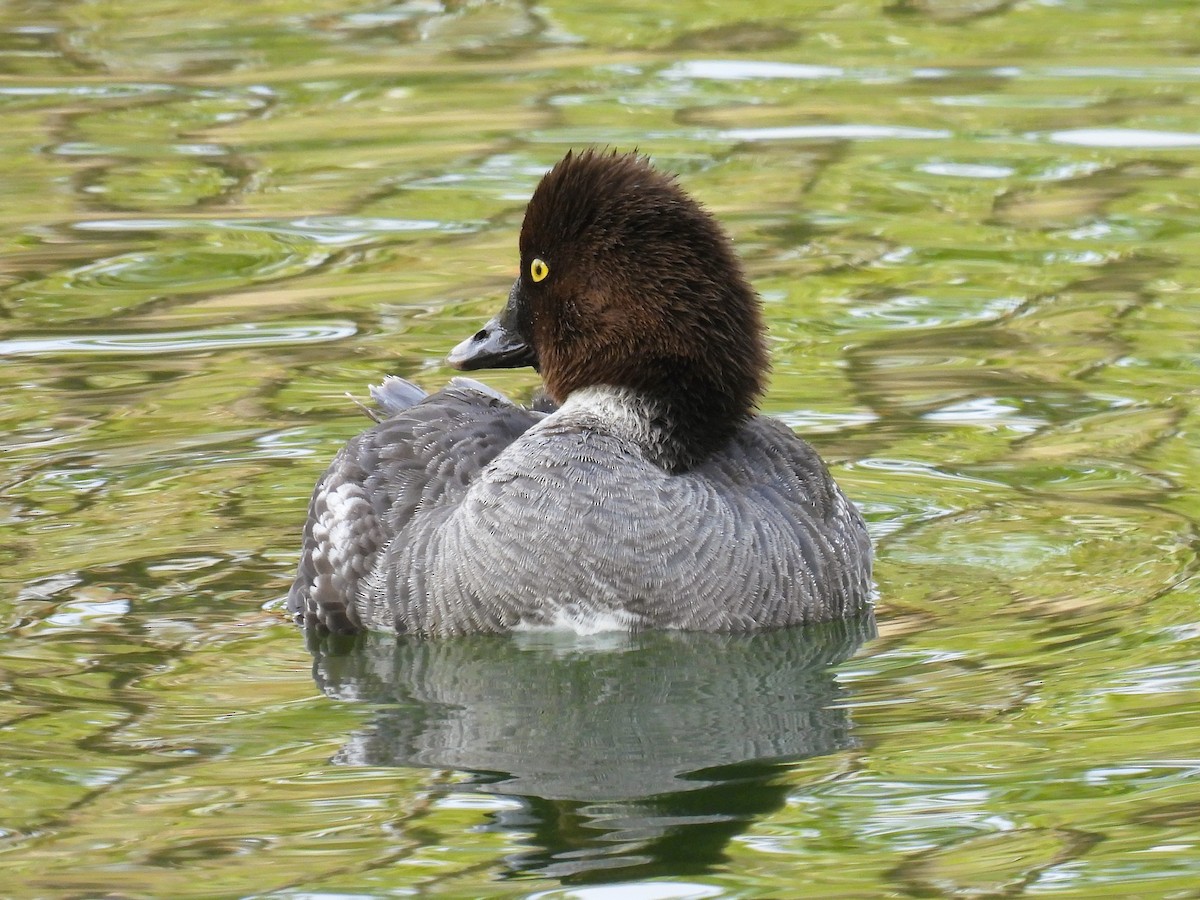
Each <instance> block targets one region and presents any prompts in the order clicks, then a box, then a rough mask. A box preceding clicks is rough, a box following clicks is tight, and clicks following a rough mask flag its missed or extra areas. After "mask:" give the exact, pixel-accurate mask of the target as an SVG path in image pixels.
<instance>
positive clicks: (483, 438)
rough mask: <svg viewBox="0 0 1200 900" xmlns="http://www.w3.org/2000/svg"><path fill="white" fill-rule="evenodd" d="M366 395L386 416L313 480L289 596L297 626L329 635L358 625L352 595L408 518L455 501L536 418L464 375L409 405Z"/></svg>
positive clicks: (397, 396)
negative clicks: (323, 630) (321, 628)
mask: <svg viewBox="0 0 1200 900" xmlns="http://www.w3.org/2000/svg"><path fill="white" fill-rule="evenodd" d="M404 384H407V383H404ZM372 394H373V395H374V396H375V399H376V400H377V401H378V402H379V403H380V406H381V407H383V409H384V410H385V411H387V412H390V413H392V415H391V417H390V418H388V419H384V420H383V421H381V422H380V423H379V424H378V425H376V426H374V427H373V428H370V429H368V430H367V431H364V432H363V433H362V434H360V435H358V436H357V437H355V438H353V439H352V440H351V441H350V442H349V443H347V444H346V446H345V447H343V448H342V450H341V451H340V452H339V453H338V455H337V456H336V457H335V458H334V460H333V462H332V463H331V464H330V466H329V468H328V469H327V470H326V472H325V474H324V475H323V476H322V477H321V479H320V481H318V482H317V486H316V488H315V489H314V491H313V495H312V500H311V502H310V504H309V510H308V520H307V522H306V523H305V526H304V541H303V549H302V552H301V557H300V566H299V569H298V571H297V574H296V579H295V581H294V582H293V584H292V588H291V591H290V592H289V594H288V610H289V612H290V613H291V614H292V615H293V616H295V618H296V619H297V621H301V622H304V623H305V624H307V625H321V626H324V627H326V628H328V629H329V630H330V631H334V632H353V631H358V630H360V629H361V628H362V626H363V621H362V617H361V615H360V611H359V609H358V608H357V602H356V601H357V598H358V596H359V595H360V594H361V593H362V592H363V591H364V589H365V583H366V582H367V581H369V578H370V576H371V573H372V572H373V571H374V569H375V567H376V564H377V561H378V556H379V553H380V551H381V550H382V549H383V548H384V547H386V546H387V545H388V544H389V543H390V542H391V541H392V540H393V538H394V537H395V536H396V534H397V532H398V531H400V530H401V529H402V528H403V527H404V526H405V524H406V523H407V522H408V521H409V520H410V519H412V517H413V515H414V513H415V512H416V511H417V510H418V509H426V508H436V507H438V506H439V505H441V504H453V503H455V502H457V501H458V499H459V498H461V496H462V495H463V494H464V493H465V492H466V490H467V487H468V486H469V485H470V484H471V482H472V481H473V480H474V479H475V477H476V476H477V475H478V473H479V472H480V471H481V470H482V469H483V468H484V467H486V466H487V465H488V464H489V463H490V462H491V461H492V460H493V459H495V457H496V456H497V455H498V454H499V453H500V452H501V451H502V450H504V448H506V447H507V446H508V445H509V444H511V443H512V442H513V441H514V440H515V439H516V438H517V437H519V436H520V435H521V434H522V433H523V432H524V431H525V430H526V429H528V428H529V427H530V425H532V424H533V423H534V422H536V421H537V420H538V419H539V418H541V415H540V414H538V413H533V412H530V411H528V410H524V409H521V408H520V407H518V406H515V405H513V404H512V403H510V402H509V401H508V400H506V399H505V398H504V397H502V396H501V395H499V394H496V393H494V392H491V391H489V390H486V389H484V390H480V389H478V387H477V386H476V383H474V382H470V381H469V380H467V379H455V380H454V381H453V382H451V385H450V387H448V388H447V389H445V390H443V391H440V392H438V393H436V394H433V395H431V396H429V397H426V398H424V399H423V400H420V402H418V403H416V405H414V406H411V407H409V408H404V406H405V403H406V402H411V401H412V400H416V399H419V397H420V394H416V395H414V394H412V393H411V392H407V391H403V390H401V389H399V388H397V386H396V385H389V384H387V383H385V385H384V388H383V389H382V394H383V395H382V396H381V393H379V392H377V390H376V389H373V390H372ZM389 627H390V626H389Z"/></svg>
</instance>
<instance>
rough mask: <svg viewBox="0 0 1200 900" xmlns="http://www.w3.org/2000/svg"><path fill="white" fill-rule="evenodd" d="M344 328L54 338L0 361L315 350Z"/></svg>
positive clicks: (26, 344)
mask: <svg viewBox="0 0 1200 900" xmlns="http://www.w3.org/2000/svg"><path fill="white" fill-rule="evenodd" d="M357 330H358V329H357V328H356V327H355V326H354V325H352V324H350V323H346V322H311V323H289V324H287V325H260V324H257V323H252V322H247V323H243V324H240V325H226V326H222V327H219V328H197V329H191V330H188V331H155V332H151V333H148V334H138V333H136V332H133V333H129V334H86V335H54V336H47V337H39V338H17V339H16V340H11V341H0V356H43V355H46V354H52V353H139V354H142V353H170V352H172V351H174V350H221V349H225V348H228V347H260V346H263V345H271V344H315V343H321V342H324V341H338V340H342V339H343V338H348V337H351V336H352V335H354V334H355V333H356V332H357Z"/></svg>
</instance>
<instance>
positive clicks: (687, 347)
mask: <svg viewBox="0 0 1200 900" xmlns="http://www.w3.org/2000/svg"><path fill="white" fill-rule="evenodd" d="M520 247H521V272H520V275H519V276H518V278H517V280H516V282H515V283H514V284H513V287H512V290H511V292H510V293H509V299H508V305H507V306H506V307H505V309H504V311H503V312H502V313H501V314H500V315H499V316H497V317H496V318H495V319H493V320H492V321H490V322H489V323H488V324H487V325H485V326H484V328H483V330H481V331H480V332H478V333H477V334H476V335H474V336H473V337H472V338H469V339H467V340H466V341H464V342H463V343H461V344H460V345H459V346H457V347H455V348H454V351H453V352H452V353H451V355H450V362H451V364H452V365H455V366H456V367H458V368H461V369H478V368H496V367H508V366H521V365H533V366H535V367H536V368H537V369H538V371H540V372H541V375H542V378H543V380H544V382H545V386H546V390H547V392H548V393H549V394H550V395H551V396H552V397H553V398H554V399H555V400H556V401H558V402H559V403H561V402H563V401H565V400H566V399H567V397H568V396H570V394H571V393H572V392H573V391H575V390H578V389H580V388H585V387H595V386H601V385H606V386H610V387H615V388H627V389H630V390H632V391H635V392H637V393H639V394H642V395H645V396H647V397H649V398H650V399H652V400H653V401H654V406H655V407H656V408H658V409H660V410H661V416H662V417H663V419H664V421H663V422H662V423H661V424H662V425H663V426H664V427H665V429H666V431H667V433H668V438H669V440H671V441H673V442H677V443H678V445H679V450H680V452H679V453H678V454H676V458H677V459H678V460H679V462H678V464H677V465H674V466H672V468H676V469H684V468H688V467H690V466H691V465H694V464H695V463H697V462H699V461H700V460H702V459H703V458H704V457H705V456H707V455H708V453H710V452H711V451H712V450H714V449H716V448H717V447H719V446H720V445H721V444H723V443H724V442H725V441H726V440H727V439H728V438H729V437H730V435H731V434H732V433H733V431H734V430H735V429H736V428H737V427H738V425H739V424H740V423H741V422H742V421H744V420H745V419H746V418H747V417H748V416H750V415H751V414H752V412H753V409H754V403H755V400H756V399H757V397H758V395H759V393H760V392H761V391H762V388H763V381H764V378H765V375H766V370H767V353H766V347H765V344H764V340H763V324H762V316H761V313H760V311H759V304H758V298H757V296H756V295H755V293H754V291H753V290H752V289H751V287H750V286H749V284H747V282H746V279H745V276H744V275H743V274H742V269H741V265H740V264H739V262H738V259H737V256H736V255H735V254H734V252H733V247H732V245H731V244H730V241H729V238H728V237H727V236H726V235H725V233H724V232H723V231H722V229H721V227H720V225H718V224H717V222H716V220H715V219H714V218H713V217H712V216H711V215H710V214H709V213H708V212H707V211H706V210H704V209H703V208H702V207H701V206H700V205H699V204H698V203H696V201H695V200H693V199H692V198H691V197H689V196H688V195H687V194H686V193H684V191H683V189H682V188H681V187H680V186H679V185H678V184H677V183H676V181H675V180H674V178H671V177H669V176H666V175H663V174H662V173H660V172H657V171H655V170H654V169H653V168H651V167H650V165H649V163H648V162H647V161H646V160H645V159H644V158H642V157H639V156H637V155H635V154H624V155H619V154H616V153H596V152H594V151H591V150H586V151H584V152H583V153H580V154H574V153H568V154H567V156H566V157H565V158H564V159H563V160H562V161H561V162H559V163H558V165H556V166H555V167H554V168H553V169H551V170H550V171H549V172H548V173H547V174H546V176H545V177H544V178H543V179H542V181H541V183H540V184H539V185H538V187H537V189H536V190H535V191H534V194H533V197H532V199H530V201H529V206H528V208H527V209H526V211H525V222H524V224H523V225H522V227H521V241H520Z"/></svg>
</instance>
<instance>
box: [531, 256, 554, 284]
mask: <svg viewBox="0 0 1200 900" xmlns="http://www.w3.org/2000/svg"><path fill="white" fill-rule="evenodd" d="M549 274H550V267H549V266H548V265H546V264H545V263H544V262H542V260H540V259H535V260H534V261H533V262H531V263H530V264H529V277H530V278H532V279H533V280H534V281H541V280H542V279H544V278H545V277H546V276H547V275H549Z"/></svg>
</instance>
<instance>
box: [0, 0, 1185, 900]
mask: <svg viewBox="0 0 1200 900" xmlns="http://www.w3.org/2000/svg"><path fill="white" fill-rule="evenodd" d="M1193 6H1194V5H1193V4H1192V3H1190V2H1188V0H1159V2H1155V3H1143V2H1134V0H1114V2H1110V0H1104V2H1102V0H1022V2H1017V3H1012V2H1007V0H896V2H887V3H885V2H883V0H870V2H867V0H846V2H811V3H772V2H763V3H758V4H754V5H753V10H754V11H753V12H751V11H750V10H751V6H749V5H745V4H732V3H731V4H710V3H700V2H692V3H675V4H665V3H664V4H653V3H650V4H643V3H631V2H615V3H608V4H604V5H590V4H566V3H557V2H553V0H552V2H550V3H543V4H539V5H537V6H526V5H521V4H517V3H506V2H486V3H446V4H444V5H443V4H441V3H437V2H423V0H414V2H400V3H388V2H386V0H384V2H380V3H362V2H352V0H315V2H314V0H308V2H305V3H300V2H295V0H272V2H270V3H258V4H228V3H225V2H223V0H214V2H210V3H207V4H204V5H203V6H197V5H195V4H188V3H178V2H168V0H154V2H149V3H147V2H141V3H131V2H128V0H104V2H89V3H82V2H71V3H40V2H32V0H31V2H24V3H14V4H8V5H6V6H4V7H3V9H0V110H2V114H3V121H4V126H5V127H4V128H3V129H0V150H2V152H3V154H4V160H5V164H4V166H3V168H2V170H0V198H2V202H0V422H2V425H3V436H2V437H0V447H2V448H3V468H2V469H0V484H2V490H0V525H2V527H3V529H4V540H3V541H0V621H2V622H3V628H4V637H3V639H2V641H3V643H2V652H0V721H2V722H3V728H2V730H0V759H3V773H4V779H3V782H2V783H0V870H2V871H3V872H4V875H3V881H4V883H5V887H4V889H3V893H5V894H6V895H12V896H30V897H35V896H36V897H85V896H86V897H93V896H111V897H162V896H172V897H211V896H256V897H259V896H262V897H266V896H271V897H326V896H328V897H332V896H338V897H347V896H354V897H362V896H392V895H397V894H414V893H415V894H421V895H427V894H430V895H432V894H437V895H444V896H454V897H478V896H511V897H540V898H553V897H574V898H585V900H607V898H610V897H614V896H620V897H633V898H684V897H687V898H692V897H695V898H704V897H726V896H729V897H733V896H737V897H764V898H768V897H785V896H799V895H805V896H877V895H892V896H935V895H963V896H995V895H1001V894H1003V895H1016V894H1037V895H1049V896H1056V897H1057V896H1063V897H1081V898H1092V897H1099V896H1140V897H1160V896H1161V897H1190V896H1195V891H1196V889H1197V885H1200V787H1197V785H1200V662H1197V657H1198V655H1200V654H1198V653H1197V651H1198V649H1200V612H1198V606H1197V598H1198V595H1200V580H1198V578H1197V574H1196V573H1197V567H1196V547H1197V536H1196V529H1197V523H1198V522H1200V501H1198V500H1197V497H1198V496H1200V490H1198V489H1200V437H1198V433H1200V431H1198V414H1200V409H1198V407H1200V378H1198V376H1197V372H1198V366H1200V265H1198V260H1200V199H1198V198H1200V105H1198V103H1197V99H1196V98H1197V96H1200V27H1198V25H1197V19H1196V13H1195V10H1194V8H1193ZM593 142H594V143H600V144H606V145H613V146H617V147H620V148H628V147H632V146H635V145H636V146H638V147H640V148H641V149H642V150H643V151H645V152H647V153H650V154H652V156H653V157H654V159H655V160H656V161H657V162H658V163H659V164H660V165H661V166H663V167H664V168H667V169H670V170H673V171H676V172H679V173H680V175H681V178H682V180H683V182H684V183H685V185H686V186H687V187H688V188H689V189H690V190H692V191H693V192H694V193H695V194H696V195H697V196H698V197H700V198H701V199H702V200H704V201H705V202H706V203H707V204H708V205H709V206H710V207H711V208H712V209H713V210H714V211H715V212H716V213H717V214H718V215H719V217H720V218H721V219H722V220H723V221H724V222H726V223H727V224H728V226H729V228H730V230H731V231H732V232H733V234H734V236H735V238H736V241H737V243H738V246H739V248H740V250H741V253H742V255H743V258H744V260H745V262H746V266H747V268H748V270H749V272H750V273H751V275H752V277H753V279H754V282H755V284H756V286H757V287H758V289H759V290H760V292H761V294H762V296H763V298H764V301H765V303H766V309H767V317H768V320H769V323H770V326H771V332H772V344H773V351H774V358H775V366H774V373H773V380H772V384H771V389H770V393H769V395H768V396H767V398H766V401H765V403H764V407H765V408H766V409H767V411H769V412H771V413H773V414H776V415H779V416H780V417H782V418H783V419H785V420H786V421H787V422H788V423H789V424H791V425H792V426H793V427H795V428H797V429H799V430H801V431H802V432H803V433H805V434H806V435H808V436H810V437H811V439H812V440H813V441H814V443H816V444H817V445H818V446H819V448H820V449H821V451H822V452H823V453H824V454H825V456H826V457H827V458H828V459H829V460H831V462H832V463H833V467H834V469H835V471H836V474H837V477H838V478H839V480H840V481H841V482H842V484H843V485H844V486H845V488H846V489H847V491H848V492H849V493H850V494H851V495H852V496H854V497H855V498H856V499H858V500H859V501H860V503H861V505H862V507H863V508H864V511H865V512H866V513H867V515H868V517H869V520H870V524H871V527H872V530H873V534H874V536H875V539H876V541H877V548H878V564H877V577H878V587H879V602H878V606H877V610H876V617H875V618H876V621H875V622H874V623H872V622H870V621H867V622H859V623H850V624H849V625H846V626H838V627H836V628H832V629H816V630H814V631H812V632H807V633H806V632H791V633H780V634H775V635H760V636H750V637H743V638H737V639H731V638H714V637H711V636H709V637H706V636H690V637H689V636H679V635H676V636H663V635H648V636H643V637H640V638H637V639H633V638H621V637H617V636H609V637H605V638H595V639H591V640H588V641H570V640H559V639H550V638H546V639H537V640H533V639H527V640H515V639H479V640H473V641H461V642H443V643H440V644H432V645H431V644H419V643H409V642H403V641H402V642H400V643H396V642H394V641H388V640H382V641H381V640H379V639H371V640H365V641H360V642H357V643H355V642H351V644H349V645H345V644H341V643H338V642H326V643H324V644H314V645H313V646H309V647H306V646H305V642H304V639H303V637H302V636H301V635H300V634H299V633H298V632H297V631H295V630H294V629H293V628H292V627H291V626H290V625H289V624H288V623H287V622H286V620H285V617H284V615H283V612H282V610H281V606H280V602H279V598H280V597H281V596H282V594H283V593H284V591H285V590H286V587H287V584H288V582H289V578H290V575H291V571H292V569H293V566H294V564H295V559H296V553H297V548H298V544H299V528H300V526H301V524H302V521H303V517H304V512H305V507H306V503H307V496H308V492H309V490H310V488H311V486H312V484H313V482H314V480H315V478H316V477H317V475H318V473H319V472H320V471H321V469H322V468H323V466H324V465H325V463H326V461H327V460H328V458H329V457H330V456H331V455H332V453H333V452H334V451H335V449H336V448H337V447H338V446H339V444H340V443H341V442H342V441H343V440H345V439H346V438H347V437H348V436H349V435H351V434H353V433H354V432H355V431H357V430H358V429H360V428H361V427H363V425H364V421H365V420H363V419H362V418H361V416H360V415H359V413H358V411H357V410H356V408H355V407H354V406H353V404H351V403H350V402H349V401H348V400H347V399H346V397H345V393H346V392H351V393H353V394H355V395H357V396H362V395H363V393H364V386H365V385H366V384H367V383H368V382H370V381H372V380H378V379H379V377H380V376H381V375H382V374H384V373H387V372H394V373H397V374H402V375H405V376H407V377H411V378H413V379H415V380H416V381H418V382H419V383H421V384H422V385H425V386H426V387H435V386H436V385H438V384H439V383H440V382H442V381H443V380H444V379H445V378H446V377H447V375H448V372H447V371H446V369H445V368H444V367H443V366H442V363H441V358H442V356H443V355H444V354H445V352H446V351H447V349H448V348H449V347H450V346H452V345H453V344H454V343H455V342H457V341H458V340H459V339H460V338H461V337H462V336H463V335H465V334H467V333H469V332H470V331H471V330H473V329H474V328H475V327H477V326H478V324H479V323H480V322H481V321H482V320H483V319H484V318H486V317H487V316H488V315H490V314H491V312H493V311H494V310H495V309H496V308H497V307H498V305H499V303H500V301H501V299H502V298H503V296H504V293H505V291H506V290H507V284H508V283H509V281H510V280H511V275H512V272H513V270H514V266H515V243H516V230H517V228H518V225H519V222H520V217H521V212H522V210H523V206H524V201H525V199H526V198H527V197H528V194H529V192H530V191H531V190H532V188H533V186H534V185H535V184H536V182H537V179H538V178H539V176H540V174H541V173H542V172H543V171H544V170H545V169H546V167H547V166H549V165H550V164H552V163H553V162H554V161H555V160H556V159H557V158H558V157H560V156H561V155H562V153H563V152H564V151H565V150H566V149H567V148H568V147H578V146H582V145H586V144H589V143H593ZM487 380H488V381H489V382H490V383H492V384H494V385H495V386H497V387H498V388H501V389H503V390H506V391H511V392H515V393H517V394H518V395H522V394H528V393H529V392H530V391H531V390H532V389H533V388H534V386H535V377H534V376H533V375H532V373H528V372H500V373H489V374H488V376H487ZM876 628H877V629H878V633H877V634H876V633H875V629H876ZM616 886H620V887H616Z"/></svg>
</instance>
